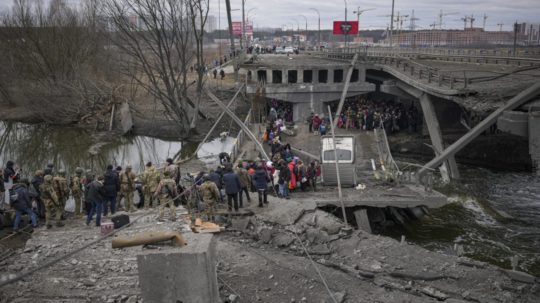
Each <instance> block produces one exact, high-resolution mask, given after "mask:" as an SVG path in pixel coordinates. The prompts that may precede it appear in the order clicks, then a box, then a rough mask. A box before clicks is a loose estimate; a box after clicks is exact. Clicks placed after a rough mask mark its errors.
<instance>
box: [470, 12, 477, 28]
mask: <svg viewBox="0 0 540 303" xmlns="http://www.w3.org/2000/svg"><path fill="white" fill-rule="evenodd" d="M469 20H470V21H471V28H473V24H474V20H476V18H474V15H471V17H470V19H469Z"/></svg>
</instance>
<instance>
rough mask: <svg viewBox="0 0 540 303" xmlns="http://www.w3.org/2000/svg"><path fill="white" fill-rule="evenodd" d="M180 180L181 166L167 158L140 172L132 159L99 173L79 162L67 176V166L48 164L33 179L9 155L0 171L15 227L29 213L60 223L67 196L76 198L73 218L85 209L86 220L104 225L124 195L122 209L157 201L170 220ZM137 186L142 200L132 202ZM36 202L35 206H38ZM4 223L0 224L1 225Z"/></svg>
mask: <svg viewBox="0 0 540 303" xmlns="http://www.w3.org/2000/svg"><path fill="white" fill-rule="evenodd" d="M179 182H180V168H179V166H177V165H175V164H174V163H173V160H172V159H167V161H166V164H165V166H164V167H163V169H162V170H161V171H160V170H158V169H157V168H156V167H155V166H154V165H153V164H152V163H151V162H148V163H147V164H146V169H145V171H144V173H143V174H142V175H139V176H137V175H136V174H135V173H134V172H133V169H132V167H131V166H130V165H128V166H126V167H125V169H122V167H120V166H119V167H116V168H114V167H113V166H112V165H108V166H107V168H106V170H105V172H104V173H103V174H100V175H96V174H93V173H92V172H91V171H90V170H86V171H85V170H84V169H83V168H80V167H77V168H76V169H75V173H74V175H73V176H72V177H70V178H69V179H68V178H66V171H65V170H63V169H60V170H58V171H57V172H54V165H53V164H48V165H47V167H46V168H45V169H43V170H37V171H36V172H35V173H34V176H33V177H32V179H29V178H25V177H23V173H22V169H21V168H19V167H18V166H17V165H16V164H15V163H14V162H13V161H7V163H6V166H5V168H4V169H3V170H2V171H1V173H0V193H1V194H2V196H3V199H1V200H3V202H2V203H0V204H1V206H2V211H3V210H4V204H9V205H10V207H11V209H13V210H14V212H15V218H14V224H13V230H14V231H15V232H17V231H18V230H19V228H20V222H21V217H22V215H24V214H27V215H28V217H29V219H30V221H31V222H32V226H33V227H34V228H36V227H38V226H39V221H40V219H41V218H44V219H45V224H44V225H45V226H46V227H47V228H52V227H53V225H54V226H57V227H61V226H63V225H64V223H63V222H62V221H64V220H66V218H67V217H68V216H67V213H66V212H65V209H66V202H67V201H68V199H69V198H70V197H72V198H73V200H74V211H73V216H72V218H74V219H80V218H82V217H83V213H84V214H85V215H86V220H85V222H86V225H90V223H91V222H92V221H94V215H95V225H96V226H100V225H101V218H102V216H108V215H109V213H110V215H111V216H112V215H114V214H115V213H116V211H117V206H119V205H117V204H119V203H120V201H121V200H123V202H124V203H123V209H124V210H125V211H126V212H134V211H136V209H137V208H141V207H145V208H149V207H159V217H158V218H159V219H160V220H163V217H164V211H165V208H166V207H169V208H170V209H171V220H175V219H176V218H175V215H176V211H175V205H174V201H173V200H174V199H175V197H176V196H177V187H178V185H179ZM135 192H138V193H139V197H140V199H139V204H138V205H134V195H135ZM34 205H35V206H34ZM0 228H1V226H0Z"/></svg>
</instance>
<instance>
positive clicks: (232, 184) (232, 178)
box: [223, 165, 242, 211]
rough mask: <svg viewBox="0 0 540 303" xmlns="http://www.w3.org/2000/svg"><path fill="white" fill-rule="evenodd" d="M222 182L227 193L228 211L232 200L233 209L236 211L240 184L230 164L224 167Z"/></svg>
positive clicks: (231, 206) (230, 209) (230, 208)
mask: <svg viewBox="0 0 540 303" xmlns="http://www.w3.org/2000/svg"><path fill="white" fill-rule="evenodd" d="M223 184H224V186H225V193H226V194H227V203H228V204H229V211H232V208H233V203H232V202H233V201H234V210H235V211H238V193H239V192H240V190H241V189H242V185H241V184H240V178H239V177H238V175H237V174H236V173H234V171H233V170H232V167H231V166H230V165H228V166H227V167H226V168H225V174H224V175H223Z"/></svg>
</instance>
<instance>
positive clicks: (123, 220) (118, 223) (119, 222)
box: [111, 215, 129, 229]
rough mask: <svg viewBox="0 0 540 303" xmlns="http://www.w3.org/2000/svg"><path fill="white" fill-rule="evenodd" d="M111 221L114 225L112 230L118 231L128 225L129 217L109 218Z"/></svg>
mask: <svg viewBox="0 0 540 303" xmlns="http://www.w3.org/2000/svg"><path fill="white" fill-rule="evenodd" d="M111 221H112V222H113V224H114V228H115V229H118V228H121V227H123V226H124V225H127V224H128V223H129V216H128V215H118V216H114V217H112V218H111Z"/></svg>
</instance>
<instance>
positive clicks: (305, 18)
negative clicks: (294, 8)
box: [299, 15, 308, 46]
mask: <svg viewBox="0 0 540 303" xmlns="http://www.w3.org/2000/svg"><path fill="white" fill-rule="evenodd" d="M299 16H300V17H303V18H304V20H306V40H305V41H304V43H305V45H306V46H307V40H308V39H307V36H308V32H307V17H306V16H304V15H299Z"/></svg>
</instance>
